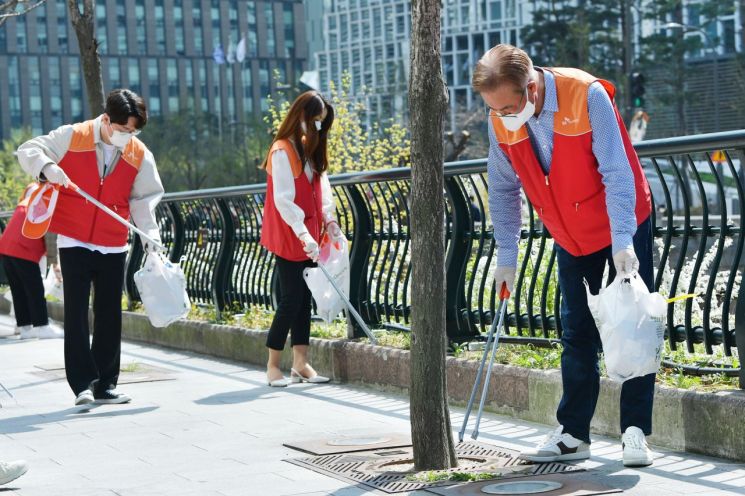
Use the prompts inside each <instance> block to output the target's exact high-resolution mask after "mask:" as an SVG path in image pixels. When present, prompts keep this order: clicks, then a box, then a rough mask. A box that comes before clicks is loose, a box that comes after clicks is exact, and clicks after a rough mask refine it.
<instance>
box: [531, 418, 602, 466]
mask: <svg viewBox="0 0 745 496" xmlns="http://www.w3.org/2000/svg"><path fill="white" fill-rule="evenodd" d="M563 430H564V426H561V425H560V426H559V427H557V428H556V430H555V431H553V432H552V433H550V434H548V435H547V436H546V437H545V438H543V440H542V441H541V442H540V443H538V444H537V445H536V447H535V448H528V449H525V450H523V451H522V452H520V457H519V458H521V459H523V460H528V461H531V462H538V463H545V462H556V461H563V460H584V459H586V458H590V445H589V444H588V443H586V442H584V441H581V440H579V439H577V438H575V437H573V436H572V435H571V434H566V433H564V432H563Z"/></svg>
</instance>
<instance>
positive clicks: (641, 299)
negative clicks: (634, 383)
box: [585, 271, 667, 382]
mask: <svg viewBox="0 0 745 496" xmlns="http://www.w3.org/2000/svg"><path fill="white" fill-rule="evenodd" d="M585 289H586V291H587V304H588V306H589V307H590V313H591V314H592V316H593V317H594V319H595V324H596V325H597V327H598V331H599V332H600V339H601V340H602V342H603V354H604V356H605V368H606V371H607V372H608V377H610V378H611V379H613V380H614V381H619V382H624V381H627V380H629V379H633V378H634V377H642V376H645V375H647V374H652V373H656V372H657V370H658V369H659V366H660V361H661V360H662V350H663V349H664V335H665V312H666V310H667V301H666V300H665V298H664V297H663V296H662V295H661V294H659V293H650V292H649V290H648V289H647V286H646V285H645V284H644V281H642V278H641V277H640V276H639V274H638V273H637V272H636V271H634V272H633V273H632V274H631V275H630V276H628V277H624V278H621V277H616V278H615V279H614V280H613V282H612V283H610V284H609V285H608V286H607V287H605V288H604V289H601V290H600V292H599V293H598V294H597V295H592V294H590V288H589V286H588V285H587V281H585Z"/></svg>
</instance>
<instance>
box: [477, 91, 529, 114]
mask: <svg viewBox="0 0 745 496" xmlns="http://www.w3.org/2000/svg"><path fill="white" fill-rule="evenodd" d="M527 95H528V88H527V87H526V88H525V91H523V95H522V96H521V97H520V101H519V102H518V103H517V108H518V111H517V112H514V113H509V112H500V111H499V110H494V109H493V108H491V107H490V106H488V105H487V106H486V107H485V108H484V111H485V112H486V116H487V117H514V116H515V115H516V114H517V113H518V112H520V110H519V109H520V108H521V107H522V106H523V98H525V97H526V96H527Z"/></svg>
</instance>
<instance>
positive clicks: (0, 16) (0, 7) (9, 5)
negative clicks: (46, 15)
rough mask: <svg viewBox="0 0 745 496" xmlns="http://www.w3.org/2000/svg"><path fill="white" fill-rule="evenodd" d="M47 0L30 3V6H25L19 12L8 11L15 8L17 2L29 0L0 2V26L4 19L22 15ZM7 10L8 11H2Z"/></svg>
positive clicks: (24, 2) (28, 0)
mask: <svg viewBox="0 0 745 496" xmlns="http://www.w3.org/2000/svg"><path fill="white" fill-rule="evenodd" d="M46 1H47V0H38V1H37V2H36V3H35V4H33V5H31V6H30V7H26V8H25V9H24V10H22V11H21V12H9V11H11V10H15V9H16V6H18V4H27V3H29V2H30V0H10V1H9V2H5V3H0V26H2V25H3V24H5V21H7V20H8V19H10V18H11V17H18V16H22V15H24V14H27V13H29V12H31V11H32V10H34V9H35V8H36V7H38V6H40V5H42V4H44V3H46ZM4 12H8V13H4Z"/></svg>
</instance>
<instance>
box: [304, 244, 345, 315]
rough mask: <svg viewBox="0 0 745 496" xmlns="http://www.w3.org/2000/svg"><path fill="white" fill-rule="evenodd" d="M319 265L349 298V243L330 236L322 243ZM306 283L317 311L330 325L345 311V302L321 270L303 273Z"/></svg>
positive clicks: (309, 269) (316, 269) (310, 269)
mask: <svg viewBox="0 0 745 496" xmlns="http://www.w3.org/2000/svg"><path fill="white" fill-rule="evenodd" d="M318 265H321V266H323V268H325V269H326V270H327V271H328V273H329V274H330V275H331V277H333V278H334V282H335V283H336V285H337V286H338V287H339V288H340V289H341V290H342V292H343V293H344V295H345V296H346V297H347V298H348V297H349V243H348V242H347V239H346V238H344V237H342V238H341V239H340V240H338V241H334V242H332V241H330V238H329V236H328V234H325V235H324V238H323V240H322V241H321V255H320V257H319V260H318ZM303 277H304V278H305V283H306V284H307V285H308V288H309V289H310V292H311V293H312V294H313V299H314V300H315V302H316V311H317V314H318V316H319V317H321V318H322V319H323V320H324V321H326V323H327V324H330V323H331V322H332V321H333V320H334V319H335V318H336V316H337V315H339V312H341V311H342V310H344V309H345V304H344V300H342V299H341V297H340V296H339V293H337V292H336V290H335V289H334V287H333V286H332V285H331V283H330V282H329V280H328V278H327V277H326V275H325V274H324V273H323V271H322V270H321V269H320V268H316V267H313V268H307V269H305V270H304V271H303Z"/></svg>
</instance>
